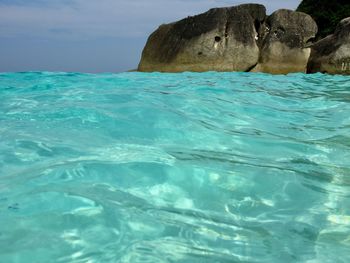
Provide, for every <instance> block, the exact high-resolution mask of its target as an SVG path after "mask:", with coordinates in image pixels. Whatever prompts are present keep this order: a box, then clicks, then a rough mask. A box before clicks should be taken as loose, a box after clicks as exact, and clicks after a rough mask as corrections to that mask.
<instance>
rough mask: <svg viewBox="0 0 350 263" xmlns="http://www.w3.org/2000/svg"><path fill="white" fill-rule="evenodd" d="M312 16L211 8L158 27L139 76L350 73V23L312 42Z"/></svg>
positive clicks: (314, 33) (252, 7)
mask: <svg viewBox="0 0 350 263" xmlns="http://www.w3.org/2000/svg"><path fill="white" fill-rule="evenodd" d="M317 32H318V26H317V24H316V22H315V21H314V19H313V18H312V16H310V15H308V14H306V13H303V12H298V11H292V10H286V9H281V10H277V11H275V12H274V13H272V14H271V15H269V16H268V15H266V8H265V7H264V6H263V5H259V4H243V5H239V6H234V7H226V8H214V9H210V10H209V11H208V12H206V13H203V14H199V15H196V16H191V17H187V18H185V19H182V20H180V21H177V22H174V23H170V24H165V25H161V26H160V27H159V28H158V29H157V30H156V31H155V32H153V33H152V34H151V35H150V37H149V38H148V41H147V43H146V46H145V48H144V50H143V52H142V58H141V61H140V64H139V67H138V70H139V71H143V72H152V71H159V72H183V71H194V72H203V71H245V72H265V73H272V74H287V73H292V72H310V73H313V72H324V73H334V74H350V18H349V19H345V20H342V21H341V22H340V24H339V25H338V27H337V29H336V31H335V33H334V34H332V35H330V36H327V37H326V38H324V39H321V40H319V41H317V42H316V37H317V36H318V35H317Z"/></svg>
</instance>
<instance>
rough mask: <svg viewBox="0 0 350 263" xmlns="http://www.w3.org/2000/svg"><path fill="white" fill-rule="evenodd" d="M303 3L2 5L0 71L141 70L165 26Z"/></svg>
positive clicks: (186, 0)
mask: <svg viewBox="0 0 350 263" xmlns="http://www.w3.org/2000/svg"><path fill="white" fill-rule="evenodd" d="M252 2H253V3H254V2H255V3H260V4H263V5H265V6H266V8H267V10H268V13H272V12H273V11H275V10H277V9H280V8H287V9H295V8H296V7H297V6H298V4H299V2H300V0H284V1H281V0H256V1H252V0H250V1H249V0H248V1H240V0H231V1H225V0H0V72H17V71H67V72H91V73H99V72H121V71H126V70H130V69H135V68H137V65H138V63H139V60H140V57H141V52H142V49H143V47H144V45H145V43H146V41H147V38H148V36H149V35H150V34H151V33H152V32H153V31H154V30H155V29H157V27H158V26H159V25H160V24H163V23H169V22H173V21H176V20H179V19H182V18H184V17H187V16H189V15H195V14H199V13H202V12H205V11H207V10H208V9H210V8H213V7H223V6H234V5H238V4H242V3H252Z"/></svg>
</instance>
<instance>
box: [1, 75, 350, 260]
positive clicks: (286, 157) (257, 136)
mask: <svg viewBox="0 0 350 263" xmlns="http://www.w3.org/2000/svg"><path fill="white" fill-rule="evenodd" d="M0 97H1V100H0V262H4V263H5V262H6V263H10V262H23V263H28V262H33V263H41V262H42V263H50V262H79V263H80V262H84V263H85V262H86V263H92V262H125V263H126V262H131V263H138V262H150V263H153V262H154V263H157V262H186V263H187V262H188V263H193V262H208V263H217V262H350V77H345V76H329V75H322V74H316V75H304V74H291V75H287V76H272V75H265V74H249V73H202V74H199V73H183V74H160V73H152V74H145V73H121V74H100V75H92V74H73V73H48V72H42V73H7V74H5V73H3V74H0Z"/></svg>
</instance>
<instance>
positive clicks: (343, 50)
mask: <svg viewBox="0 0 350 263" xmlns="http://www.w3.org/2000/svg"><path fill="white" fill-rule="evenodd" d="M307 72H308V73H316V72H322V73H330V74H350V17H349V18H345V19H343V20H342V21H341V22H340V23H339V25H338V26H337V28H336V30H335V32H334V34H333V35H330V36H328V37H326V38H324V39H321V40H320V41H318V42H317V43H315V44H314V45H313V46H312V52H311V56H310V59H309V62H308V66H307Z"/></svg>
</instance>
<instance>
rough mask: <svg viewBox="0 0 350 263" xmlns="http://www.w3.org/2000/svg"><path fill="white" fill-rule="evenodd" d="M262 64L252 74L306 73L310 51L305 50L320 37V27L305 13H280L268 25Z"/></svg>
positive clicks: (276, 13)
mask: <svg viewBox="0 0 350 263" xmlns="http://www.w3.org/2000/svg"><path fill="white" fill-rule="evenodd" d="M264 25H265V26H266V27H267V33H266V35H265V36H264V37H263V42H262V46H261V52H260V58H259V64H258V65H257V66H256V67H255V68H254V69H253V70H252V71H255V72H267V73H275V74H287V73H290V72H306V65H307V62H308V59H309V57H310V52H311V50H310V48H308V47H306V46H307V45H308V42H309V41H311V40H313V38H314V37H315V35H316V33H317V25H316V23H315V22H314V21H313V20H312V18H311V17H310V16H308V15H306V14H304V13H300V12H294V11H291V10H285V9H282V10H278V11H276V12H274V13H273V14H272V15H270V16H269V17H268V18H267V20H266V22H265V24H264Z"/></svg>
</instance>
